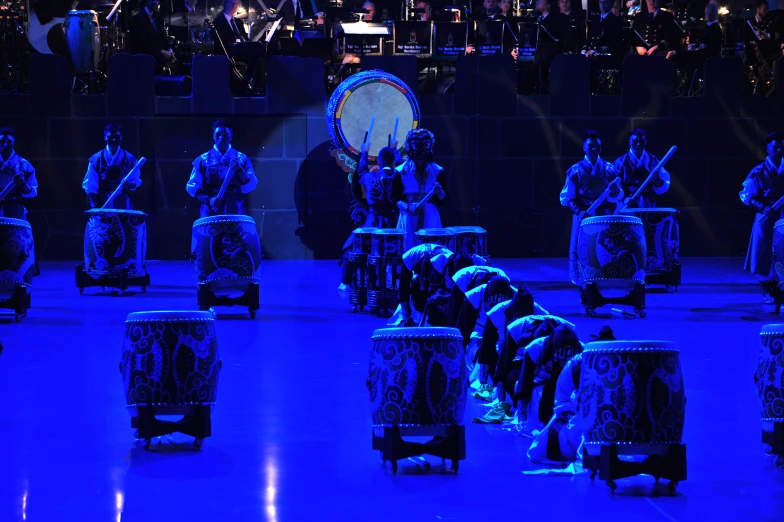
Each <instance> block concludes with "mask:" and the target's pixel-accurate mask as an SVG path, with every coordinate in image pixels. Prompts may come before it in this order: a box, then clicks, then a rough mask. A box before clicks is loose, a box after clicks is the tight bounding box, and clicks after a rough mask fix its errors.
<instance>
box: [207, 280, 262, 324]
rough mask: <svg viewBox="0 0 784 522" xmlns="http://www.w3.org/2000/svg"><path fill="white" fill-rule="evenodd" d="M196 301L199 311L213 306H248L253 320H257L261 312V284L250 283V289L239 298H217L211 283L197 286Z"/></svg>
mask: <svg viewBox="0 0 784 522" xmlns="http://www.w3.org/2000/svg"><path fill="white" fill-rule="evenodd" d="M196 301H197V303H198V305H199V310H209V309H210V308H212V307H213V306H247V307H248V315H250V318H251V319H255V318H256V312H258V310H259V284H258V283H248V288H247V290H245V292H244V293H243V294H242V295H241V296H239V297H227V296H216V295H215V292H213V290H212V288H210V284H209V283H199V284H198V285H197V286H196Z"/></svg>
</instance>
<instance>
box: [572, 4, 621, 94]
mask: <svg viewBox="0 0 784 522" xmlns="http://www.w3.org/2000/svg"><path fill="white" fill-rule="evenodd" d="M613 2H614V0H600V1H599V10H600V11H601V15H600V16H599V19H598V20H591V21H589V22H588V41H587V42H586V44H585V46H584V47H583V50H582V54H583V55H585V56H586V57H588V58H589V59H590V60H591V61H590V63H591V92H596V90H597V88H598V84H599V71H601V70H602V69H620V67H621V62H622V61H623V55H624V52H623V20H621V18H620V17H618V16H615V15H614V14H613V12H612V6H613Z"/></svg>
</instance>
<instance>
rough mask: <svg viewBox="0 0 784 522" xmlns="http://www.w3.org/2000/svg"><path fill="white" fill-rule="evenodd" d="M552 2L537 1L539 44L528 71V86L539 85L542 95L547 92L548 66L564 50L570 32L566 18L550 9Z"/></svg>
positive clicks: (556, 10) (548, 83)
mask: <svg viewBox="0 0 784 522" xmlns="http://www.w3.org/2000/svg"><path fill="white" fill-rule="evenodd" d="M553 1H554V0H537V2H536V9H537V11H539V13H540V16H539V19H538V23H539V42H538V43H537V46H536V56H535V57H534V63H533V66H532V67H531V68H530V69H528V84H529V86H533V85H537V84H538V85H539V87H540V89H544V91H542V92H541V93H542V94H545V93H546V92H547V91H549V85H550V65H551V64H552V63H553V60H554V59H555V57H556V56H558V55H559V54H562V53H563V52H564V51H565V50H566V43H567V41H568V35H569V32H570V24H569V21H568V19H567V18H566V16H564V15H563V14H561V11H560V10H558V9H555V10H554V9H552V6H553Z"/></svg>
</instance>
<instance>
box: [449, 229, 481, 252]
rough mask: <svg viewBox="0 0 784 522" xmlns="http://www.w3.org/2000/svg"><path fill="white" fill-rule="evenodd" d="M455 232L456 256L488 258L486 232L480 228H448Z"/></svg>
mask: <svg viewBox="0 0 784 522" xmlns="http://www.w3.org/2000/svg"><path fill="white" fill-rule="evenodd" d="M449 228H450V229H452V230H454V232H455V234H456V235H455V248H454V252H455V253H456V254H461V255H463V256H466V257H469V256H473V255H478V256H482V257H483V258H485V259H487V258H489V257H490V255H489V252H488V251H487V230H485V229H484V228H482V227H449Z"/></svg>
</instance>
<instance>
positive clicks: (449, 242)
mask: <svg viewBox="0 0 784 522" xmlns="http://www.w3.org/2000/svg"><path fill="white" fill-rule="evenodd" d="M455 237H456V234H455V231H454V230H452V229H451V228H420V229H419V230H417V231H416V244H417V245H426V244H428V243H431V244H434V245H441V246H444V247H446V248H448V249H449V250H451V251H453V252H454V251H455Z"/></svg>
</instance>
